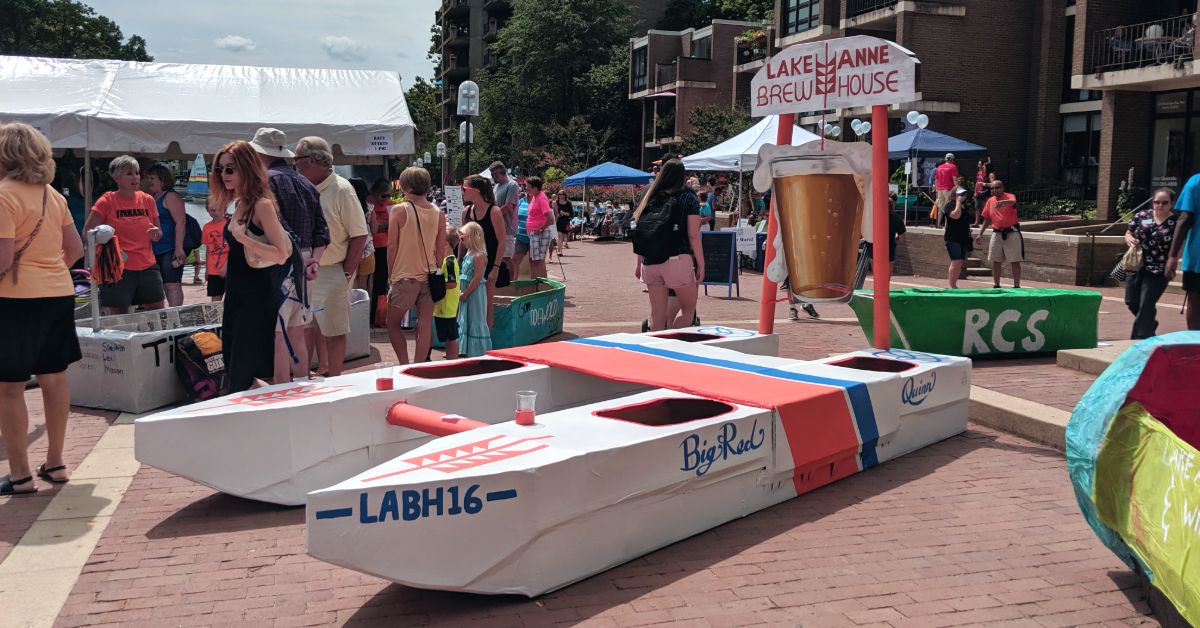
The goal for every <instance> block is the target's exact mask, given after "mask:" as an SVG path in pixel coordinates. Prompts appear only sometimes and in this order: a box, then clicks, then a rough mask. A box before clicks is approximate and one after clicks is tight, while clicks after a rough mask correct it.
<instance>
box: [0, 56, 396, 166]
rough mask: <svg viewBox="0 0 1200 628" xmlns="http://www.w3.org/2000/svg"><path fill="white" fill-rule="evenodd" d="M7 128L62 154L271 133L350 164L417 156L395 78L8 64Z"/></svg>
mask: <svg viewBox="0 0 1200 628" xmlns="http://www.w3.org/2000/svg"><path fill="white" fill-rule="evenodd" d="M0 86H2V87H0V93H2V94H3V97H2V98H0V120H16V121H21V122H26V123H28V124H31V125H33V126H35V127H37V128H38V129H39V130H41V131H42V132H43V133H45V134H46V135H47V137H49V138H50V142H51V144H52V145H53V146H54V148H56V149H67V148H71V149H84V150H85V151H87V152H88V153H91V154H117V153H126V152H128V153H139V154H154V155H172V156H181V157H191V156H192V155H195V154H196V153H205V154H212V153H215V152H216V151H217V150H218V149H220V147H221V146H223V145H224V144H225V143H227V142H229V141H232V140H236V139H247V140H248V139H250V138H251V137H253V135H254V132H255V130H256V129H258V128H259V127H263V126H270V127H275V128H278V129H280V130H282V131H284V132H285V133H287V134H288V138H289V139H291V140H293V141H294V140H296V139H299V138H300V137H301V136H304V135H318V136H321V137H323V138H325V139H326V140H327V141H328V142H329V143H330V144H331V145H332V146H333V147H334V152H335V154H337V155H338V156H339V158H340V157H343V156H344V157H350V158H355V157H360V158H361V157H368V158H381V157H384V156H388V155H406V154H411V153H412V152H413V151H414V150H415V145H416V142H415V134H416V127H415V125H414V124H413V120H412V117H411V116H410V115H409V112H408V105H407V103H406V102H405V100H404V89H403V87H402V85H401V82H400V76H399V75H398V74H396V73H395V72H384V71H366V70H324V69H301V68H265V67H253V66H228V65H200V64H181V63H142V62H131V61H109V60H74V59H47V58H39V57H5V56H0Z"/></svg>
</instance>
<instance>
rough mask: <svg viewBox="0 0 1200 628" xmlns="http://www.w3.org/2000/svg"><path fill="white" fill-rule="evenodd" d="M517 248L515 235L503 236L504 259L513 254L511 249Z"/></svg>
mask: <svg viewBox="0 0 1200 628" xmlns="http://www.w3.org/2000/svg"><path fill="white" fill-rule="evenodd" d="M516 250H517V236H515V235H510V236H504V259H508V258H510V257H512V256H513V251H516Z"/></svg>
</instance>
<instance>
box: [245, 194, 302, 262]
mask: <svg viewBox="0 0 1200 628" xmlns="http://www.w3.org/2000/svg"><path fill="white" fill-rule="evenodd" d="M255 202H256V203H257V201H255ZM252 224H254V205H251V206H250V211H248V212H246V235H247V236H249V237H250V239H251V240H254V241H255V242H260V243H262V244H266V245H268V246H274V245H272V244H271V240H270V239H268V238H267V234H266V233H265V232H264V233H263V234H262V235H255V234H254V232H252V231H250V226H251V225H252ZM244 250H245V251H246V264H247V265H248V266H250V268H259V269H262V268H270V267H271V266H278V265H279V264H276V263H275V262H272V261H270V260H267V259H264V258H263V257H261V256H259V255H258V254H257V253H255V252H254V251H252V250H251V249H250V247H244ZM284 255H285V256H286V257H289V258H290V257H291V256H292V239H291V238H288V239H287V246H286V247H285V248H284Z"/></svg>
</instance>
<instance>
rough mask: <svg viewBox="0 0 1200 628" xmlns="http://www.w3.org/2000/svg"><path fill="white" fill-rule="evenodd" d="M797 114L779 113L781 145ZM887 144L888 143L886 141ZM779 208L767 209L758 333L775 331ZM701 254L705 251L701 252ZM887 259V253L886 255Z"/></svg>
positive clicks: (773, 200) (774, 198)
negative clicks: (771, 273) (771, 271)
mask: <svg viewBox="0 0 1200 628" xmlns="http://www.w3.org/2000/svg"><path fill="white" fill-rule="evenodd" d="M795 121H796V114H794V113H783V114H780V115H779V130H778V131H777V132H776V135H775V143H776V144H777V145H779V146H789V145H791V143H792V125H794V124H795ZM885 145H886V143H885ZM771 204H772V205H775V206H778V204H779V197H778V196H777V195H775V194H772V195H771ZM778 214H779V211H778V209H776V210H775V211H771V210H770V208H768V210H767V242H766V251H765V253H766V254H765V255H764V256H763V276H762V298H761V299H760V300H759V303H758V333H760V334H763V335H766V334H773V333H775V299H776V297H777V295H778V294H779V286H778V285H776V284H775V282H774V281H771V278H770V277H768V276H767V267H769V266H770V265H771V262H772V261H774V260H775V235H776V234H777V233H779V220H778V219H777V217H778ZM700 254H701V255H703V254H704V253H703V252H701V253H700ZM884 259H886V254H885V256H884Z"/></svg>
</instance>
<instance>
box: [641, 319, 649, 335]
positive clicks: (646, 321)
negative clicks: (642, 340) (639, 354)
mask: <svg viewBox="0 0 1200 628" xmlns="http://www.w3.org/2000/svg"><path fill="white" fill-rule="evenodd" d="M642 333H643V334H647V333H650V319H648V318H647V319H643V320H642Z"/></svg>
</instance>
